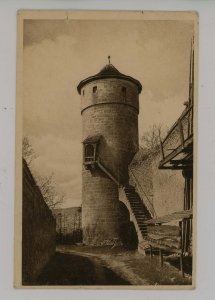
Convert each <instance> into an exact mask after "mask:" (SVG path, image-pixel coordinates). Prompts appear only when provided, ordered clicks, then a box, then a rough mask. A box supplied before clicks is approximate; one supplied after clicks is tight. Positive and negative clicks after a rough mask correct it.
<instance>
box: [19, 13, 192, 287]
mask: <svg viewBox="0 0 215 300" xmlns="http://www.w3.org/2000/svg"><path fill="white" fill-rule="evenodd" d="M197 76H198V14H197V13H196V12H192V11H190V12H159V11H157V12H156V11H154V12H147V11H71V10H68V11H45V10H44V11H42V10H41V11H33V10H32V11H18V13H17V102H16V203H15V287H18V288H25V287H26V288H27V287H34V288H41V287H44V288H46V287H47V288H48V287H58V288H66V287H67V288H68V287H70V288H78V287H79V288H80V287H83V288H90V287H91V288H93V287H94V288H95V287H96V288H128V289H135V288H136V289H140V288H142V289H144V288H149V289H170V288H172V289H173V288H175V289H193V288H194V287H195V271H196V270H195V259H196V258H195V255H196V249H195V240H196V178H197V168H196V161H197V147H196V145H197V105H198V99H197V97H198V95H197V89H198V87H197V83H198V77H197Z"/></svg>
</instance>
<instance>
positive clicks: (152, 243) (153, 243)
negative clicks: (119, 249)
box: [144, 237, 181, 254]
mask: <svg viewBox="0 0 215 300" xmlns="http://www.w3.org/2000/svg"><path fill="white" fill-rule="evenodd" d="M144 239H145V240H146V241H147V242H148V243H149V245H150V246H152V247H153V248H157V249H162V250H165V251H167V252H173V253H178V254H180V253H181V248H180V249H177V248H175V247H169V246H166V245H163V244H161V243H159V241H157V242H156V241H155V240H153V239H150V238H149V237H144Z"/></svg>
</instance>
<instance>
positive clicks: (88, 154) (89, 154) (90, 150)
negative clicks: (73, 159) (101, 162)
mask: <svg viewBox="0 0 215 300" xmlns="http://www.w3.org/2000/svg"><path fill="white" fill-rule="evenodd" d="M84 150H85V151H84V152H85V153H84V154H85V157H84V158H85V162H87V161H94V160H95V147H94V145H92V144H88V145H85V149H84Z"/></svg>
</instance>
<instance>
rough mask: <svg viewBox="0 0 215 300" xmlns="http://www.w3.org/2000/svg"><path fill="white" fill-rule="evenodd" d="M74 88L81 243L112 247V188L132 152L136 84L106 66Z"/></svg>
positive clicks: (115, 229) (122, 180)
mask: <svg viewBox="0 0 215 300" xmlns="http://www.w3.org/2000/svg"><path fill="white" fill-rule="evenodd" d="M77 89H78V92H79V94H80V95H81V114H82V120H83V181H82V227H83V242H84V244H87V245H112V244H114V243H116V242H117V241H120V211H119V195H118V186H119V185H126V183H127V182H128V165H129V163H130V162H131V160H132V158H133V156H134V154H135V153H136V152H137V151H138V113H139V93H140V92H141V90H142V86H141V84H140V82H139V81H137V80H136V79H134V78H132V77H130V76H127V75H124V74H122V73H120V72H119V71H118V70H117V69H116V68H115V67H114V66H113V65H112V64H110V62H109V64H107V65H106V66H105V67H104V68H103V69H102V70H101V71H100V72H99V73H98V74H96V75H94V76H90V77H88V78H86V79H84V80H82V81H81V82H80V83H79V85H78V87H77Z"/></svg>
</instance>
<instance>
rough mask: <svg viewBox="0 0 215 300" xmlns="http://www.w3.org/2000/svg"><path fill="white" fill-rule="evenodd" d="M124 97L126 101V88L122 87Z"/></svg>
mask: <svg viewBox="0 0 215 300" xmlns="http://www.w3.org/2000/svg"><path fill="white" fill-rule="evenodd" d="M122 97H123V100H124V101H125V100H126V87H124V86H123V87H122Z"/></svg>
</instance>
